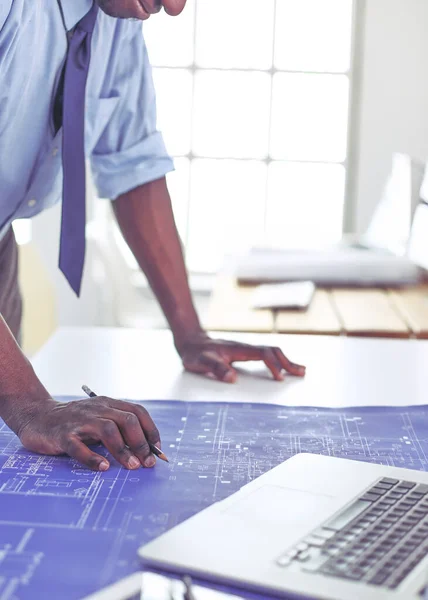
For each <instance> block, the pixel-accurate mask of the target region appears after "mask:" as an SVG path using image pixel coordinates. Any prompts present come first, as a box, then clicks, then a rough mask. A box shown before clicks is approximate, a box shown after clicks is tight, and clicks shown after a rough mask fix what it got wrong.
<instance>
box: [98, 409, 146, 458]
mask: <svg viewBox="0 0 428 600" xmlns="http://www.w3.org/2000/svg"><path fill="white" fill-rule="evenodd" d="M107 416H108V418H109V419H111V420H112V421H114V422H115V423H116V424H117V425H118V427H119V430H120V433H121V435H122V438H123V440H124V441H125V443H126V445H127V446H128V447H129V449H130V451H131V452H132V454H133V455H134V456H136V457H137V458H138V460H139V463H140V464H141V465H142V466H144V467H154V465H155V464H156V459H155V457H154V456H153V454H152V452H151V450H150V446H149V444H148V442H147V439H146V436H145V435H144V432H143V430H142V428H141V424H140V421H139V420H138V417H137V416H136V415H135V414H134V413H132V412H125V411H123V410H116V409H111V410H110V411H109V413H108V415H107ZM140 464H139V465H138V466H140Z"/></svg>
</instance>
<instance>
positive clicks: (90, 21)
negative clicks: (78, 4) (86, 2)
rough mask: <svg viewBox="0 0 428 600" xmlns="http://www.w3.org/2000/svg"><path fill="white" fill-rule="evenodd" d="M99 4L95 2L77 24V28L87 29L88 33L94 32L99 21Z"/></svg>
mask: <svg viewBox="0 0 428 600" xmlns="http://www.w3.org/2000/svg"><path fill="white" fill-rule="evenodd" d="M97 14H98V5H97V4H96V2H94V3H93V5H92V8H91V10H90V11H89V12H88V13H86V15H85V16H84V17H83V19H81V20H80V21H79V22H78V24H77V25H76V29H78V30H81V31H85V32H86V33H92V32H93V31H94V29H95V23H96V22H97Z"/></svg>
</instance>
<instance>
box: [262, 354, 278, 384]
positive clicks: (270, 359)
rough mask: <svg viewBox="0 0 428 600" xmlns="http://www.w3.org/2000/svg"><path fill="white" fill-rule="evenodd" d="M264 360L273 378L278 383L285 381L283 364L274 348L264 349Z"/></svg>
mask: <svg viewBox="0 0 428 600" xmlns="http://www.w3.org/2000/svg"><path fill="white" fill-rule="evenodd" d="M261 358H262V360H263V362H264V363H265V365H266V366H267V368H268V369H269V370H270V372H271V373H272V375H273V378H274V379H275V380H276V381H283V380H284V375H283V374H282V364H281V362H280V361H279V359H278V357H277V355H276V353H275V351H274V349H273V348H264V349H263V350H262V357H261Z"/></svg>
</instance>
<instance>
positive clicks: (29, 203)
mask: <svg viewBox="0 0 428 600" xmlns="http://www.w3.org/2000/svg"><path fill="white" fill-rule="evenodd" d="M36 204H37V200H34V198H33V199H32V200H29V201H28V206H30V207H33V206H36Z"/></svg>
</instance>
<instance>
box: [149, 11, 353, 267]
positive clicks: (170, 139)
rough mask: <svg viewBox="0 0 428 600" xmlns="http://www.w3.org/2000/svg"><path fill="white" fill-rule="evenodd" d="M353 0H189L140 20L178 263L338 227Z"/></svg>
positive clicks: (328, 233) (211, 259)
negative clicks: (182, 250)
mask: <svg viewBox="0 0 428 600" xmlns="http://www.w3.org/2000/svg"><path fill="white" fill-rule="evenodd" d="M352 5H353V2H352V0H263V2H262V3H260V1H259V0H215V1H214V0H212V1H211V0H189V3H188V6H187V8H186V10H185V11H184V13H183V14H182V15H181V16H180V17H179V18H177V19H171V18H168V17H167V16H166V15H164V14H162V15H157V16H156V18H152V19H151V20H150V21H149V22H147V23H145V24H144V32H145V38H146V43H147V47H148V51H149V56H150V59H151V62H152V65H153V73H154V79H155V85H156V89H157V102H158V126H159V129H160V130H161V131H162V132H163V134H164V137H165V140H166V144H167V148H168V150H169V152H170V153H171V154H172V155H173V157H174V159H175V164H176V172H175V173H173V174H172V175H171V176H169V186H170V190H171V194H172V198H173V202H174V210H175V215H176V220H177V224H178V227H179V231H180V235H181V237H182V239H183V242H184V243H185V247H186V258H187V264H188V267H189V269H190V271H192V272H205V273H207V272H212V271H215V270H216V269H218V268H219V267H220V266H221V264H222V260H223V256H224V253H225V252H226V253H233V252H236V251H240V250H242V249H244V248H246V247H249V246H252V245H256V244H263V243H264V244H269V245H276V246H282V247H283V246H293V245H301V244H310V243H314V242H320V243H323V242H327V243H328V242H334V241H337V240H338V239H339V238H340V237H341V233H342V220H343V210H344V201H345V182H346V176H347V172H346V169H347V141H348V123H349V97H350V84H351V74H352V70H351V41H352V12H353V6H352Z"/></svg>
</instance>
